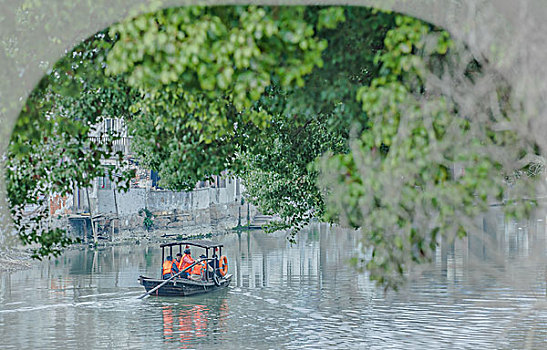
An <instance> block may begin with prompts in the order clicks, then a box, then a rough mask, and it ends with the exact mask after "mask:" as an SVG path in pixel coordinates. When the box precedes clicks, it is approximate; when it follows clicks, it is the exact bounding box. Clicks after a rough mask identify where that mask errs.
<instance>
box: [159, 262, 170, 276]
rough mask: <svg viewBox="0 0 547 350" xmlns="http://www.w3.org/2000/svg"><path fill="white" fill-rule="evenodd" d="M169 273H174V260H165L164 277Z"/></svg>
mask: <svg viewBox="0 0 547 350" xmlns="http://www.w3.org/2000/svg"><path fill="white" fill-rule="evenodd" d="M168 273H173V261H172V260H165V261H164V262H163V271H162V276H165V275H167V274H168Z"/></svg>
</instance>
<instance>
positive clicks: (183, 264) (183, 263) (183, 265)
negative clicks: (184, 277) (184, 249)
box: [179, 254, 194, 272]
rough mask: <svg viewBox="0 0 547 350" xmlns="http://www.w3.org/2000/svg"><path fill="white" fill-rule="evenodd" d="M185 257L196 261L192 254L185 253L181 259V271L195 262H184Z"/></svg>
mask: <svg viewBox="0 0 547 350" xmlns="http://www.w3.org/2000/svg"><path fill="white" fill-rule="evenodd" d="M185 257H188V258H190V259H189V260H190V261H194V259H192V256H191V255H190V254H184V255H183V256H182V259H180V267H179V271H182V270H183V269H185V268H187V267H188V266H189V265H192V264H193V263H186V262H184V258H185ZM186 272H189V271H186Z"/></svg>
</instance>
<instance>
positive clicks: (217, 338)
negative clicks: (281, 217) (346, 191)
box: [0, 212, 547, 349]
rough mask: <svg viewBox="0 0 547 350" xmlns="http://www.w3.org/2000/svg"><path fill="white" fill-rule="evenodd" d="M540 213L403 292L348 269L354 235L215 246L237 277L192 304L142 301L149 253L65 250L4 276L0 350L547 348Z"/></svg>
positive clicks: (329, 232) (491, 224) (259, 237)
mask: <svg viewBox="0 0 547 350" xmlns="http://www.w3.org/2000/svg"><path fill="white" fill-rule="evenodd" d="M544 220H545V216H544V215H540V216H537V217H535V218H534V219H531V220H529V221H527V222H524V223H515V222H507V221H506V220H504V219H503V216H501V215H500V214H498V213H495V212H494V213H492V214H491V215H490V216H488V217H486V218H485V219H484V220H483V222H482V226H483V228H484V229H485V232H484V233H482V234H477V235H474V236H472V237H470V238H466V239H464V240H461V241H458V242H457V243H456V244H454V245H452V246H442V248H439V250H438V253H437V256H436V258H435V261H434V262H433V264H432V265H431V266H428V267H426V268H424V269H423V270H421V271H419V272H413V273H412V274H411V276H410V280H409V283H408V285H407V286H405V287H404V288H403V289H402V290H401V291H400V292H398V293H395V292H391V291H390V292H387V293H385V292H384V291H383V290H381V289H379V288H376V287H374V284H373V283H371V282H369V280H368V277H367V275H366V273H363V272H356V271H355V270H354V269H353V268H351V267H349V265H348V260H349V259H350V258H352V257H354V256H356V254H357V246H358V241H359V235H358V233H356V232H355V231H348V230H339V229H333V228H329V227H328V226H326V225H314V226H312V227H310V228H309V229H308V230H306V231H304V232H302V233H301V234H300V236H299V239H298V243H297V244H295V245H291V244H290V243H288V242H287V241H286V239H285V237H284V235H283V234H279V233H278V234H270V235H267V234H265V233H262V232H257V231H252V232H242V233H240V234H237V233H233V234H229V235H226V236H221V237H217V238H216V240H217V241H221V242H223V243H224V244H225V251H224V253H225V254H226V255H227V257H228V260H229V264H230V273H233V275H234V279H233V281H232V285H231V286H230V287H229V288H228V289H226V290H224V291H218V292H214V293H210V294H207V295H203V296H194V297H189V298H165V297H149V298H146V299H144V300H140V299H137V296H139V295H141V294H142V293H143V288H142V287H141V286H140V285H139V284H138V282H137V278H138V276H139V275H141V274H142V275H147V276H158V275H159V266H160V260H161V251H160V250H159V249H158V248H157V245H143V244H140V245H135V246H115V247H107V248H102V249H99V250H98V251H94V250H92V249H81V250H70V251H67V252H65V253H64V254H63V256H62V257H60V258H58V259H56V260H50V261H45V262H43V263H36V264H35V265H34V267H33V268H32V269H31V270H27V271H21V272H16V273H11V274H2V275H0V348H1V349H31V348H34V349H67V348H68V349H87V348H94V349H122V348H123V349H143V348H158V349H174V348H183V349H186V348H197V349H300V348H311V349H318V348H327V347H329V348H335V349H402V348H406V349H441V348H442V349H445V348H461V349H466V348H467V349H523V348H532V349H536V348H545V347H546V345H547V305H546V301H547V299H546V292H545V287H546V286H545V262H546V260H545V252H546V232H545V231H546V230H545V221H544Z"/></svg>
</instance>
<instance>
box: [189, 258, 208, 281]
mask: <svg viewBox="0 0 547 350" xmlns="http://www.w3.org/2000/svg"><path fill="white" fill-rule="evenodd" d="M206 258H207V257H206V256H205V255H201V256H200V259H206ZM206 266H207V270H208V271H209V272H212V271H213V269H212V268H211V266H208V265H207V262H205V261H202V262H200V263H199V264H196V265H194V267H193V268H192V278H193V279H199V278H201V279H205V273H204V272H205V271H204V269H205V267H206Z"/></svg>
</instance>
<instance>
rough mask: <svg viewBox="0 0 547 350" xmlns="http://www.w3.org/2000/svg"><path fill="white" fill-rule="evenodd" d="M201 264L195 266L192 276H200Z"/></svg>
mask: <svg viewBox="0 0 547 350" xmlns="http://www.w3.org/2000/svg"><path fill="white" fill-rule="evenodd" d="M203 265H204V264H203V263H199V264H195V265H194V267H193V268H192V275H201V271H203Z"/></svg>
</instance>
